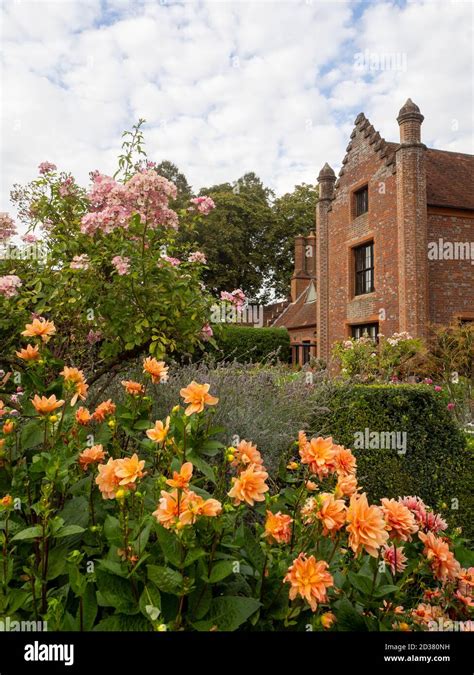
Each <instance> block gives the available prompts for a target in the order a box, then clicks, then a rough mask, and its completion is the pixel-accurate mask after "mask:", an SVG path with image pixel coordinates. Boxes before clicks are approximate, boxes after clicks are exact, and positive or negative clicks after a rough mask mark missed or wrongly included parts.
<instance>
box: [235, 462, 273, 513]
mask: <svg viewBox="0 0 474 675" xmlns="http://www.w3.org/2000/svg"><path fill="white" fill-rule="evenodd" d="M267 478H268V473H267V472H266V471H262V468H261V467H260V466H258V465H255V464H251V465H250V466H249V468H248V469H246V470H245V471H242V472H241V474H240V475H239V477H238V478H232V488H231V490H230V491H229V492H228V495H229V497H232V498H233V500H234V504H236V505H239V504H240V503H241V502H247V504H249V505H250V506H253V505H254V503H255V502H263V501H265V497H264V493H265V492H268V485H267V484H266V483H265V480H266V479H267Z"/></svg>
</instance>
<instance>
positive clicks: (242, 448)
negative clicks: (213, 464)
mask: <svg viewBox="0 0 474 675" xmlns="http://www.w3.org/2000/svg"><path fill="white" fill-rule="evenodd" d="M233 454H234V461H233V462H232V466H234V467H237V468H239V467H240V468H242V467H244V468H245V467H247V466H248V465H249V464H256V465H258V466H261V467H263V459H262V455H261V454H260V453H259V451H258V450H257V446H256V445H252V443H250V442H249V441H243V440H242V441H240V443H239V444H238V446H237V447H236V448H235V450H234V452H233Z"/></svg>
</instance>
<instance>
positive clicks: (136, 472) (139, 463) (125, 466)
mask: <svg viewBox="0 0 474 675" xmlns="http://www.w3.org/2000/svg"><path fill="white" fill-rule="evenodd" d="M144 466H145V460H144V459H141V460H140V459H138V455H137V453H136V452H135V453H134V454H133V455H132V456H131V457H125V458H124V459H118V460H117V468H116V470H115V473H116V475H117V476H118V478H119V479H120V480H119V485H130V483H135V482H136V481H137V480H138V479H139V478H142V477H143V476H144V475H145V474H144V472H143V467H144Z"/></svg>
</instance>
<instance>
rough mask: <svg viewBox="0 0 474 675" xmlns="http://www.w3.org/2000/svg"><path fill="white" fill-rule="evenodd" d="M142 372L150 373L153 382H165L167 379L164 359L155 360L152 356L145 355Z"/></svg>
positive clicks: (166, 367)
mask: <svg viewBox="0 0 474 675" xmlns="http://www.w3.org/2000/svg"><path fill="white" fill-rule="evenodd" d="M143 372H144V373H148V374H149V375H151V381H152V382H153V384H157V383H158V382H166V381H167V379H168V366H165V362H164V361H157V360H156V359H155V358H154V357H153V356H147V358H146V359H145V360H144V361H143Z"/></svg>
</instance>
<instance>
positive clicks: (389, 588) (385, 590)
mask: <svg viewBox="0 0 474 675" xmlns="http://www.w3.org/2000/svg"><path fill="white" fill-rule="evenodd" d="M398 590H399V589H398V586H394V585H393V584H386V585H385V586H379V587H378V588H377V589H376V591H375V593H374V597H375V598H382V597H383V596H384V595H389V594H390V593H396V591H398Z"/></svg>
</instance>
